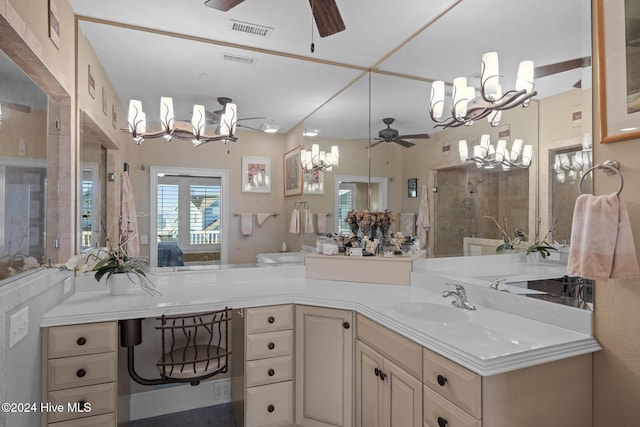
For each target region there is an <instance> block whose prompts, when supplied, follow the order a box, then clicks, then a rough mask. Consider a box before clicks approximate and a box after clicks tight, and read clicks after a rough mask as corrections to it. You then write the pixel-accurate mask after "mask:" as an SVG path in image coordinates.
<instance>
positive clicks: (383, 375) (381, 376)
mask: <svg viewBox="0 0 640 427" xmlns="http://www.w3.org/2000/svg"><path fill="white" fill-rule="evenodd" d="M385 378H387V374H385V373H384V372H382V371H380V380H381V381H384V380H385Z"/></svg>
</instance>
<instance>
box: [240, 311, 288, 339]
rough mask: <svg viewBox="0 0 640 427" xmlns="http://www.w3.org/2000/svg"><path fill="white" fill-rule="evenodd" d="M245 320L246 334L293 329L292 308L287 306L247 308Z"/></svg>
mask: <svg viewBox="0 0 640 427" xmlns="http://www.w3.org/2000/svg"><path fill="white" fill-rule="evenodd" d="M246 319H247V333H248V334H256V333H262V332H273V331H283V330H285V329H293V306H292V305H290V304H289V305H275V306H270V307H258V308H249V309H247V311H246Z"/></svg>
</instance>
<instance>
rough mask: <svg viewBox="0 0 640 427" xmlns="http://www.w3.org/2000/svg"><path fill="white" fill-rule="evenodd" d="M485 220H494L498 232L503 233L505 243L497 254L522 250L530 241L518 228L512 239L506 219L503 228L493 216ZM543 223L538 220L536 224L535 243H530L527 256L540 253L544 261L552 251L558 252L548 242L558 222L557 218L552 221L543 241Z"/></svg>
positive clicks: (487, 216) (486, 216)
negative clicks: (541, 225)
mask: <svg viewBox="0 0 640 427" xmlns="http://www.w3.org/2000/svg"><path fill="white" fill-rule="evenodd" d="M483 218H485V219H490V220H492V221H493V222H494V223H495V224H496V226H497V227H498V230H500V233H502V240H503V242H504V243H502V244H501V245H499V246H498V247H497V248H496V252H498V253H502V252H505V251H512V250H516V249H521V248H520V246H521V244H526V243H527V240H528V239H527V235H526V234H525V232H524V231H522V230H521V229H519V228H517V227H516V228H515V230H514V232H513V237H511V234H510V233H509V226H508V222H507V219H506V218H505V219H503V220H502V222H503V225H502V226H500V224H498V221H497V220H496V219H495V218H494V217H492V216H489V215H484V216H483ZM541 222H542V218H538V220H537V222H536V229H535V234H534V237H533V241H532V242H530V243H528V246H527V247H526V255H529V254H532V253H538V254H540V257H542V258H543V259H546V258H547V257H548V256H549V255H551V251H555V250H556V248H554V247H553V246H551V244H550V243H549V242H548V241H547V238H548V237H549V235H551V233H552V232H553V229H554V227H555V223H556V220H555V218H554V219H552V223H551V227H550V228H549V231H548V232H547V234H545V236H544V237H543V238H542V239H540V223H541ZM522 249H524V248H522Z"/></svg>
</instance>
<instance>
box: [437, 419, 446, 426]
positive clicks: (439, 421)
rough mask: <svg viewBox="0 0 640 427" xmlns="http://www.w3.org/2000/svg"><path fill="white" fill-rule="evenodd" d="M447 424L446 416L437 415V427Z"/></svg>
mask: <svg viewBox="0 0 640 427" xmlns="http://www.w3.org/2000/svg"><path fill="white" fill-rule="evenodd" d="M447 424H448V423H447V420H446V418H442V417H438V427H446V425H447Z"/></svg>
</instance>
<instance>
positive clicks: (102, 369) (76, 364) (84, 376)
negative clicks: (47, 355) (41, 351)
mask: <svg viewBox="0 0 640 427" xmlns="http://www.w3.org/2000/svg"><path fill="white" fill-rule="evenodd" d="M47 371H48V378H49V391H53V390H60V389H64V388H71V387H81V386H85V385H91V384H100V383H106V382H111V381H115V380H116V353H114V352H112V353H99V354H89V355H86V356H74V357H63V358H60V359H51V360H49V367H48V370H47Z"/></svg>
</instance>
